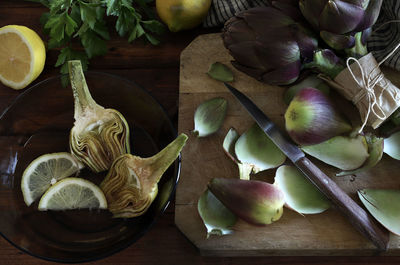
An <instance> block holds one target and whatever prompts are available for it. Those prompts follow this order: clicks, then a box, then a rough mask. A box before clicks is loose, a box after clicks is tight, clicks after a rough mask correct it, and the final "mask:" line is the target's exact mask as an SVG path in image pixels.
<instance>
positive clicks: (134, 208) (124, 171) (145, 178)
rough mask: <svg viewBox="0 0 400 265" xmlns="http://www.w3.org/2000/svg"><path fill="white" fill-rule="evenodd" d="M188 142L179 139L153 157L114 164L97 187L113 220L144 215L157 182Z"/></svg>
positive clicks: (131, 157)
mask: <svg viewBox="0 0 400 265" xmlns="http://www.w3.org/2000/svg"><path fill="white" fill-rule="evenodd" d="M187 138H188V137H187V136H186V135H185V134H181V135H179V136H178V137H177V138H176V139H175V140H174V141H173V142H171V143H170V144H169V145H168V146H166V147H165V148H164V149H163V150H161V151H160V152H159V153H157V154H156V155H154V156H152V157H148V158H141V157H139V156H134V155H131V154H125V155H122V156H120V157H118V158H117V159H116V160H115V161H114V163H113V164H112V166H111V168H110V170H109V172H108V174H107V176H106V177H105V179H104V180H103V182H102V183H101V184H100V188H101V189H102V190H103V192H104V195H105V196H106V199H107V203H108V210H109V211H111V212H112V213H113V215H114V217H116V218H131V217H136V216H140V215H142V214H144V213H145V212H146V211H147V209H148V208H149V207H150V205H151V203H152V202H153V201H154V199H155V198H156V196H157V193H158V185H157V184H158V182H159V180H160V179H161V177H162V175H163V174H164V172H165V171H166V170H167V169H168V168H169V166H170V165H171V164H172V163H173V162H174V161H175V159H176V158H177V157H178V156H179V153H180V151H181V150H182V148H183V147H184V145H185V143H186V140H187Z"/></svg>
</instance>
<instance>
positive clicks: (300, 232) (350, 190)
mask: <svg viewBox="0 0 400 265" xmlns="http://www.w3.org/2000/svg"><path fill="white" fill-rule="evenodd" d="M231 60H232V58H231V56H230V55H229V53H228V51H227V50H226V49H225V48H224V47H223V43H222V40H221V37H220V35H219V34H208V35H202V36H199V37H198V38H196V39H195V40H194V41H193V42H192V43H191V44H190V45H189V46H188V47H187V48H186V49H185V50H184V51H183V52H182V54H181V72H180V95H179V96H180V104H179V121H178V124H179V131H180V132H184V133H189V132H190V130H192V129H193V115H194V112H195V109H196V107H197V106H198V105H199V104H200V103H201V102H203V101H204V100H207V99H210V98H213V97H216V96H219V97H224V98H226V99H227V101H228V111H227V118H226V120H225V122H224V124H223V126H222V128H221V129H220V130H219V131H218V132H217V133H216V134H214V135H211V136H209V137H206V138H201V139H198V138H195V137H190V138H189V141H188V146H189V148H185V149H184V150H183V152H182V157H183V158H182V173H181V180H180V182H179V184H178V188H177V195H176V207H175V211H176V216H175V222H176V224H177V226H178V227H179V229H181V231H182V232H183V233H184V234H185V235H186V236H187V237H188V238H189V240H191V241H192V242H193V243H194V245H196V246H197V247H198V248H199V250H200V252H201V253H202V254H204V255H220V256H239V255H248V256H259V255H400V237H399V236H395V235H393V234H391V235H390V243H389V249H388V251H387V252H384V253H378V252H377V250H376V248H375V246H374V245H373V244H372V243H371V242H370V241H368V240H367V239H366V238H364V237H362V236H361V234H360V233H359V232H358V231H357V230H356V229H354V227H353V226H352V225H351V224H350V222H349V221H348V220H347V219H346V218H345V217H344V216H343V215H342V214H341V213H340V212H339V211H338V210H336V209H334V208H331V209H329V210H328V211H326V212H324V213H322V214H317V215H305V216H302V215H299V214H296V213H294V212H293V211H290V210H288V209H284V214H283V217H282V218H281V219H280V220H279V221H277V222H275V223H273V224H271V225H267V226H265V227H258V226H251V225H249V224H247V223H245V222H242V221H239V222H238V223H237V224H236V225H235V226H234V231H235V232H234V234H233V235H227V236H223V237H217V236H212V237H210V238H209V239H206V230H205V227H204V225H203V223H202V221H201V219H200V217H199V214H198V212H197V200H198V198H199V197H200V195H201V194H202V193H203V192H204V190H205V189H206V186H207V183H208V182H209V180H210V179H211V178H214V177H237V176H238V169H237V168H236V166H235V165H234V163H233V162H232V161H231V160H230V159H228V158H227V156H226V155H225V153H224V150H223V148H222V142H223V140H224V137H225V135H226V133H227V132H228V130H229V128H230V127H234V128H235V129H236V130H237V131H238V132H239V133H240V134H241V133H243V132H244V131H245V130H247V129H248V128H249V127H250V125H251V124H253V123H254V121H253V120H252V119H251V118H250V116H249V114H248V113H247V111H246V110H245V109H244V108H243V107H242V106H241V105H240V103H239V102H238V101H237V100H236V99H235V98H234V97H233V95H231V94H230V92H229V91H228V90H227V89H226V88H225V86H224V85H223V84H222V83H221V82H219V81H216V80H213V79H211V78H209V77H208V76H207V75H206V74H205V73H206V72H207V69H208V67H209V66H210V65H211V64H212V63H214V62H216V61H218V62H222V63H225V64H227V65H229V62H230V61H231ZM233 71H234V75H235V80H234V82H233V86H234V87H236V88H237V89H239V90H241V91H242V92H244V93H245V94H246V95H247V96H249V97H250V98H251V99H252V100H253V101H254V103H256V105H257V106H259V107H260V109H261V110H262V111H264V112H265V113H266V114H267V115H268V116H269V117H270V119H271V120H272V121H273V122H274V123H276V124H277V125H278V127H280V128H281V131H282V132H284V131H285V130H284V125H283V123H284V119H283V115H284V113H285V110H286V105H285V103H284V102H283V93H284V91H285V89H284V88H282V87H274V86H268V85H266V84H262V83H260V82H258V81H256V80H254V79H252V78H250V77H248V76H247V75H244V74H243V73H241V72H239V71H237V70H236V69H233ZM341 109H342V110H343V109H348V111H356V110H355V109H354V108H353V106H351V105H348V106H346V105H342V106H341ZM313 162H315V163H317V165H318V166H319V167H320V168H321V169H322V171H324V173H326V174H327V175H328V176H329V177H331V179H332V180H333V181H334V182H335V183H337V185H338V186H339V187H340V188H341V189H342V190H343V191H344V192H345V193H347V194H348V195H349V196H351V197H352V198H353V200H355V201H356V202H358V203H359V204H360V201H359V199H358V198H357V195H356V191H357V190H358V189H362V188H400V177H399V176H398V175H397V174H396V173H394V172H398V170H399V168H400V163H399V162H398V161H396V160H393V159H391V158H389V157H388V156H384V158H383V159H382V161H381V162H380V163H379V164H378V165H377V166H376V167H374V168H373V169H372V170H369V171H366V172H362V173H360V174H357V175H356V177H355V178H354V177H353V176H345V177H335V172H337V169H335V168H333V167H330V166H327V165H324V164H323V163H321V162H319V161H316V160H315V159H314V160H313ZM274 174H275V170H268V171H266V172H263V173H262V174H259V175H258V176H255V178H262V179H265V180H267V181H269V182H273V179H272V178H271V177H273V175H274Z"/></svg>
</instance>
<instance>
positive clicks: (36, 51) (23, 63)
mask: <svg viewBox="0 0 400 265" xmlns="http://www.w3.org/2000/svg"><path fill="white" fill-rule="evenodd" d="M45 61H46V49H45V46H44V43H43V41H42V39H41V38H40V37H39V35H37V34H36V32H34V31H33V30H31V29H29V28H27V27H25V26H17V25H8V26H5V27H2V28H0V81H1V82H2V83H3V84H4V85H6V86H8V87H11V88H14V89H22V88H25V87H26V86H28V85H29V84H30V83H31V82H32V81H33V80H35V79H36V78H37V77H38V76H39V75H40V73H41V72H42V71H43V68H44V64H45Z"/></svg>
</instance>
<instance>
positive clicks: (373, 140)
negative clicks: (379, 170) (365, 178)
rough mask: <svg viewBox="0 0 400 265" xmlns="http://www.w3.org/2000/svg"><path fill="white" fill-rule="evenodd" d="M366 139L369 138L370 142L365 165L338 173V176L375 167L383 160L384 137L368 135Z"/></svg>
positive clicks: (368, 142)
mask: <svg viewBox="0 0 400 265" xmlns="http://www.w3.org/2000/svg"><path fill="white" fill-rule="evenodd" d="M365 139H366V140H367V144H368V152H369V156H368V158H367V160H366V161H365V163H364V165H363V166H362V167H360V168H358V169H355V170H350V171H342V172H340V173H338V174H336V176H346V175H352V174H356V173H360V172H362V171H365V170H368V169H370V168H373V167H374V166H375V165H376V164H378V163H379V161H381V159H382V156H383V141H384V140H383V138H379V137H376V136H375V135H366V136H365Z"/></svg>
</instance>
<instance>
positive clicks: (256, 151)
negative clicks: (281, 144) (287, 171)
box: [235, 123, 286, 173]
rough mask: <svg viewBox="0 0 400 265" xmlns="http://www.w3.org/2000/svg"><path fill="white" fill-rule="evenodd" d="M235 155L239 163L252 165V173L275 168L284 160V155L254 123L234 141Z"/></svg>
mask: <svg viewBox="0 0 400 265" xmlns="http://www.w3.org/2000/svg"><path fill="white" fill-rule="evenodd" d="M235 154H236V156H237V158H238V160H239V161H240V163H242V164H249V165H252V166H253V171H254V173H256V172H258V171H263V170H267V169H271V168H276V167H278V166H280V165H282V164H283V162H285V160H286V156H285V154H283V152H282V151H281V150H280V149H279V148H278V147H277V146H276V145H275V144H274V143H273V142H272V140H271V139H270V138H269V137H268V136H267V135H266V134H265V133H264V132H263V131H262V130H261V129H260V127H259V126H258V125H257V124H256V123H254V124H253V126H251V127H250V129H248V130H247V131H246V132H245V133H244V134H242V135H241V136H240V137H239V139H238V140H237V141H236V144H235Z"/></svg>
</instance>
